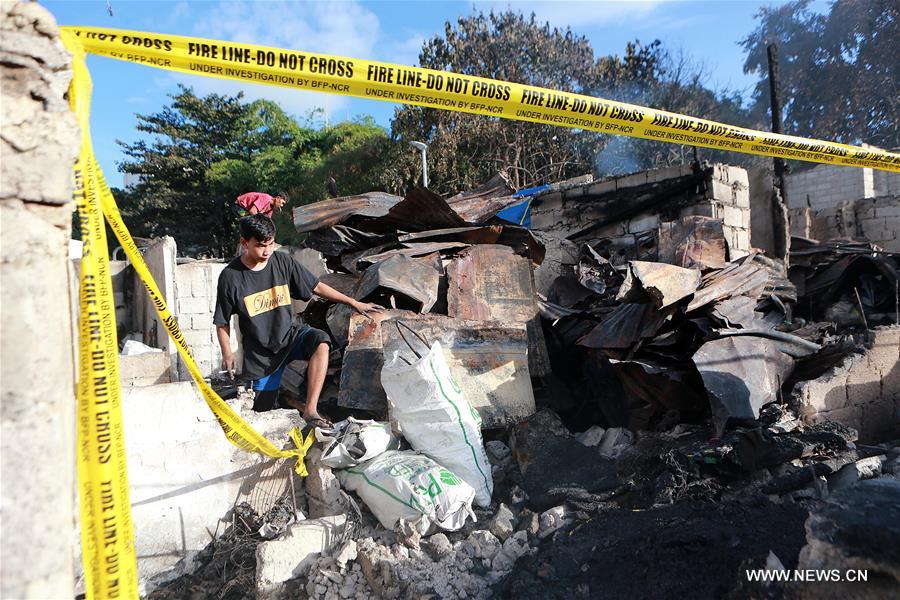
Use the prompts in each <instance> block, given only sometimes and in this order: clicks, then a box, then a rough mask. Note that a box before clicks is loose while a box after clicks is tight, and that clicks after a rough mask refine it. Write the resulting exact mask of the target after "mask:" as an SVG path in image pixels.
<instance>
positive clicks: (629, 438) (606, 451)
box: [599, 427, 634, 458]
mask: <svg viewBox="0 0 900 600" xmlns="http://www.w3.org/2000/svg"><path fill="white" fill-rule="evenodd" d="M633 443H634V434H633V433H631V431H629V430H628V429H626V428H624V427H610V428H609V429H607V430H606V431H604V432H603V437H602V438H601V439H600V443H599V446H600V454H601V455H602V456H606V457H609V458H613V457H616V456H618V455H619V453H620V452H621V451H622V450H623V449H624V448H627V447H628V446H630V445H632V444H633Z"/></svg>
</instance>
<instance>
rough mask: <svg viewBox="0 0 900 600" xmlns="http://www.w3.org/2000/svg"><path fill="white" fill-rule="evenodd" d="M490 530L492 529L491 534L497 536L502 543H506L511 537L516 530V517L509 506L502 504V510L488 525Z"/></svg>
mask: <svg viewBox="0 0 900 600" xmlns="http://www.w3.org/2000/svg"><path fill="white" fill-rule="evenodd" d="M488 529H490V531H491V533H493V534H494V535H495V536H497V538H498V539H499V540H500V541H501V542H505V541H506V538H508V537H509V536H511V535H512V534H513V532H514V531H515V530H516V516H515V515H514V514H513V512H512V511H511V510H510V509H509V507H508V506H506V505H505V504H503V503H502V502H501V503H500V508H499V509H497V514H495V515H494V516H493V517H492V518H491V521H490V523H488Z"/></svg>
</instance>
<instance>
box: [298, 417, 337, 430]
mask: <svg viewBox="0 0 900 600" xmlns="http://www.w3.org/2000/svg"><path fill="white" fill-rule="evenodd" d="M303 419H304V420H305V421H306V424H307V425H309V426H310V427H318V428H319V429H332V428H333V427H334V424H333V423H332V422H331V421H329V420H328V419H326V418H324V417H310V418H308V419H307V418H306V417H303Z"/></svg>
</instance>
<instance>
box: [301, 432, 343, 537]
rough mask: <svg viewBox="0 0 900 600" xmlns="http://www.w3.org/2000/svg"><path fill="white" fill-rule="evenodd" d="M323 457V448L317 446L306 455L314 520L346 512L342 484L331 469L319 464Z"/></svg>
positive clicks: (309, 495)
mask: <svg viewBox="0 0 900 600" xmlns="http://www.w3.org/2000/svg"><path fill="white" fill-rule="evenodd" d="M321 457H322V450H321V448H318V447H315V446H314V447H313V448H310V450H309V452H307V454H306V468H307V470H308V471H309V476H308V477H307V478H306V492H307V499H308V501H309V514H310V516H311V517H312V518H314V519H315V518H318V517H327V516H331V515H339V514H343V513H344V512H345V511H344V505H343V502H342V501H341V500H342V497H341V484H340V482H339V481H338V479H337V477H336V476H335V475H334V473H332V471H331V469H330V468H328V467H326V466H324V465H322V464H321V463H320V462H319V459H320V458H321Z"/></svg>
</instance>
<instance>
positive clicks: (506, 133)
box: [392, 11, 746, 194]
mask: <svg viewBox="0 0 900 600" xmlns="http://www.w3.org/2000/svg"><path fill="white" fill-rule="evenodd" d="M419 64H420V66H422V67H425V68H430V69H437V70H444V71H452V72H456V73H463V74H467V75H476V76H481V77H488V78H492V79H499V80H505V81H512V82H516V83H523V84H528V85H535V86H540V87H545V88H549V89H554V90H563V91H567V92H574V93H579V94H585V95H589V96H601V97H605V98H609V99H614V100H622V101H627V102H632V103H636V104H642V105H647V106H656V107H660V108H665V109H667V110H672V111H676V112H686V113H688V114H693V115H697V116H701V117H706V118H714V119H721V118H723V117H727V118H729V119H731V120H735V119H736V118H737V117H738V116H741V119H742V120H746V118H745V115H743V114H742V109H741V107H740V101H739V98H737V97H736V95H734V94H727V93H723V92H718V93H717V92H713V91H711V90H708V89H707V88H706V87H704V81H705V73H704V71H703V69H701V68H699V67H696V66H694V65H692V64H690V63H689V61H687V60H686V59H684V58H683V57H679V58H678V59H677V60H676V59H673V57H672V56H670V54H669V53H668V52H666V51H665V50H664V49H663V47H662V44H661V43H660V42H659V41H658V40H656V41H653V42H651V43H649V44H642V43H640V42H639V41H634V42H631V43H629V44H627V46H626V48H625V52H624V53H623V54H622V55H621V56H619V55H613V56H602V57H595V56H594V51H593V49H592V48H591V45H590V43H589V42H588V40H587V39H586V38H584V37H582V36H578V35H575V34H574V33H572V31H571V30H569V29H565V30H560V29H558V28H551V27H550V25H549V24H547V23H543V24H542V23H539V22H538V21H537V20H536V19H535V16H534V15H533V14H532V15H530V16H529V17H525V16H524V15H522V14H520V13H516V12H513V11H506V12H502V13H494V12H491V13H489V14H485V13H483V12H478V13H475V14H473V15H471V16H467V17H463V18H460V19H459V20H458V21H457V23H456V24H455V25H452V24H451V23H449V22H448V23H446V24H445V28H444V33H443V35H439V36H435V37H433V38H432V39H430V40H428V41H427V42H426V43H425V44H424V46H423V48H422V52H421V53H420V55H419ZM392 132H393V135H394V137H395V138H396V139H397V140H398V141H410V140H419V141H423V142H426V143H428V144H429V152H428V158H429V180H430V187H432V188H433V189H434V190H435V191H438V192H440V193H445V194H450V193H455V192H457V191H460V190H463V189H467V188H471V187H473V186H474V185H477V184H478V183H481V182H482V181H484V180H486V179H488V178H489V177H491V176H492V175H493V174H494V173H495V172H496V171H498V170H499V171H504V172H506V173H507V175H509V178H510V181H512V183H513V185H515V186H517V187H527V186H530V185H534V184H538V183H542V182H550V181H558V180H561V179H565V178H567V177H571V176H574V175H581V174H583V173H587V172H591V171H592V170H594V169H593V167H595V157H597V156H598V153H599V152H600V151H601V150H602V149H604V148H607V147H608V151H607V152H606V153H604V154H601V155H600V156H601V158H604V159H606V160H605V161H603V162H606V163H609V164H601V165H600V167H601V169H600V170H601V171H607V172H609V171H617V170H618V171H622V170H639V169H643V168H650V167H653V166H659V165H661V164H671V163H673V162H682V161H685V160H690V159H691V158H692V155H690V153H689V152H688V151H686V150H685V147H678V146H673V145H667V144H663V143H660V142H651V141H644V140H634V141H631V140H629V141H623V140H621V139H619V140H617V141H616V143H615V144H613V145H612V146H608V144H609V143H610V141H611V140H612V139H614V138H611V137H610V136H608V135H603V134H599V133H595V132H589V131H582V130H576V129H571V128H567V127H557V126H551V125H542V124H536V123H526V122H521V121H512V120H506V119H499V118H492V117H485V116H480V115H468V114H464V113H457V112H449V111H442V110H438V109H429V108H421V107H413V106H405V107H401V108H399V109H397V111H396V112H395V114H394V119H393V121H392ZM709 154H711V153H709ZM393 168H394V171H395V172H394V175H395V177H396V178H406V180H407V181H414V180H415V179H416V177H417V173H418V159H417V157H416V155H415V154H414V153H413V152H411V151H407V152H406V153H404V154H403V155H401V156H400V157H399V158H398V160H397V161H396V163H394V164H393Z"/></svg>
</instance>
